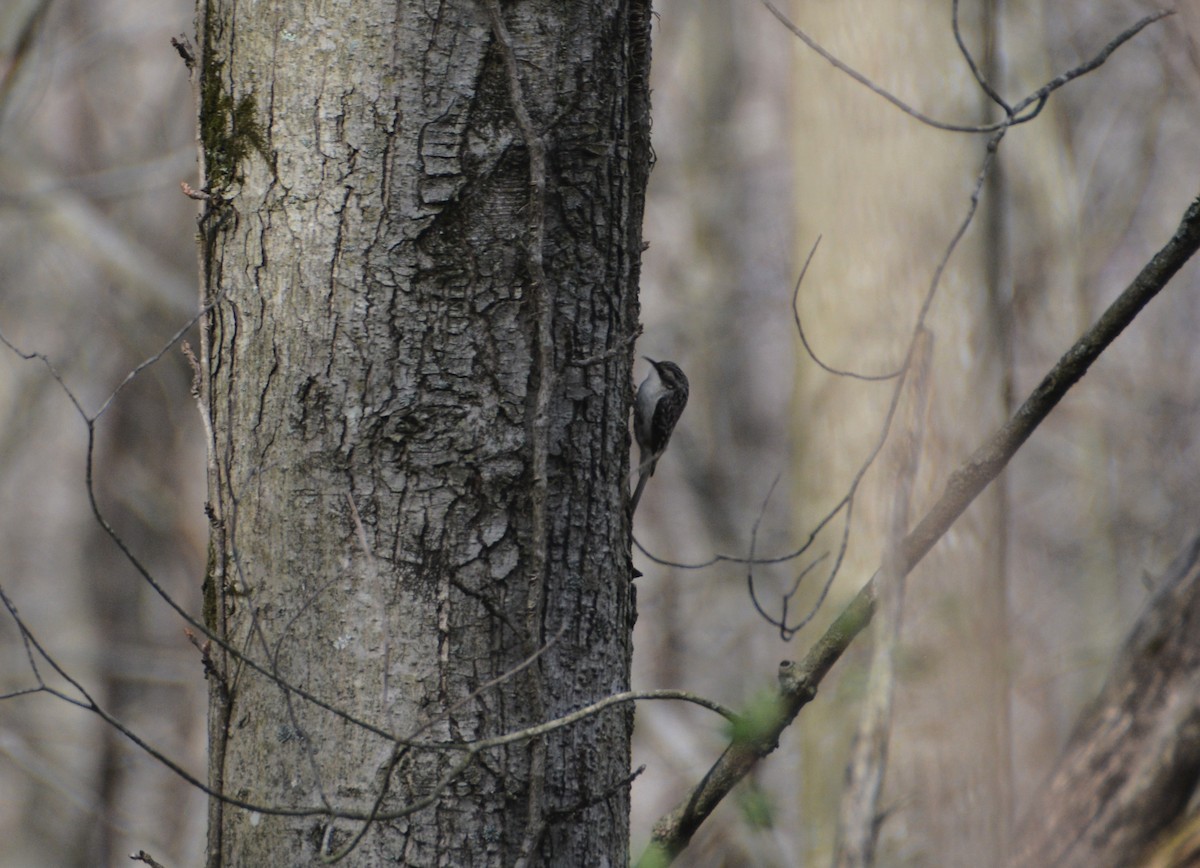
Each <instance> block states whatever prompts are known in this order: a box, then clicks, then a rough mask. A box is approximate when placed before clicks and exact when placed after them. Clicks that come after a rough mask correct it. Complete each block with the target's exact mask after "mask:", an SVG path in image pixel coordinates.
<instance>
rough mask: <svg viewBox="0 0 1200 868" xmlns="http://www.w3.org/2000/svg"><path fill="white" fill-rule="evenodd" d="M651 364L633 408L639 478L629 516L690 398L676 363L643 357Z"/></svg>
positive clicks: (631, 500) (685, 377)
mask: <svg viewBox="0 0 1200 868" xmlns="http://www.w3.org/2000/svg"><path fill="white" fill-rule="evenodd" d="M642 358H643V359H645V360H646V361H648V362H649V363H650V373H649V374H647V375H646V379H644V380H642V384H641V385H640V386H638V390H637V399H636V400H635V401H634V410H633V436H634V439H635V440H637V445H638V452H639V455H638V481H637V488H635V489H634V492H633V497H632V498H631V499H630V501H629V515H630V517H632V516H633V513H634V511H635V510H636V509H637V506H638V502H639V501H640V500H641V499H642V491H643V490H644V489H645V488H646V482H647V481H649V479H650V477H651V476H653V475H654V468H655V467H656V466H657V465H658V459H659V458H661V457H662V454H663V453H664V452H666V451H667V444H668V443H669V442H670V441H671V434H672V432H674V430H675V423H676V422H678V421H679V417H680V415H681V414H682V413H683V408H684V407H686V406H687V401H688V378H687V376H686V375H685V374H684V373H683V371H682V370H681V369H680V367H679V365H677V364H675V363H674V362H656V361H655V360H654V359H652V358H650V357H649V356H642Z"/></svg>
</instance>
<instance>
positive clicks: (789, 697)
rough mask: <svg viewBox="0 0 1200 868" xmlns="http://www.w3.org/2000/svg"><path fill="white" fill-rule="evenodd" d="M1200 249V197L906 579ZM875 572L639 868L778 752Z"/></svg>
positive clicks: (986, 453) (922, 533)
mask: <svg viewBox="0 0 1200 868" xmlns="http://www.w3.org/2000/svg"><path fill="white" fill-rule="evenodd" d="M1198 249H1200V199H1196V200H1194V201H1193V202H1192V204H1191V205H1190V206H1189V207H1188V209H1187V211H1186V212H1185V213H1184V215H1183V219H1182V221H1181V222H1180V224H1179V228H1178V229H1177V230H1176V231H1175V234H1174V236H1173V237H1172V238H1171V240H1170V241H1168V242H1167V244H1166V245H1165V246H1164V247H1163V248H1162V249H1161V250H1160V251H1159V252H1158V253H1156V254H1155V255H1154V257H1153V258H1152V259H1151V260H1150V261H1149V262H1148V263H1147V264H1146V265H1145V267H1144V268H1142V270H1141V272H1140V273H1139V274H1138V276H1137V277H1136V278H1134V280H1133V282H1132V283H1130V284H1129V286H1128V287H1127V288H1126V289H1125V291H1124V292H1122V293H1121V295H1120V296H1118V298H1117V299H1116V301H1114V302H1113V303H1112V304H1111V305H1110V306H1109V307H1108V309H1107V310H1106V311H1105V312H1104V314H1103V315H1102V316H1101V317H1100V319H1099V320H1097V321H1096V323H1095V324H1094V325H1093V326H1092V327H1091V328H1090V329H1088V330H1087V332H1085V333H1084V335H1083V336H1082V337H1080V338H1079V340H1077V341H1076V342H1075V343H1074V345H1073V346H1072V347H1071V348H1070V349H1069V350H1067V352H1066V353H1065V354H1064V355H1063V357H1062V358H1061V359H1059V361H1058V363H1057V364H1055V366H1054V367H1053V368H1051V369H1050V371H1049V373H1047V374H1046V376H1045V377H1044V378H1043V380H1042V382H1041V383H1040V384H1039V385H1038V387H1037V388H1036V389H1034V390H1033V393H1032V394H1030V396H1029V397H1028V398H1027V399H1026V400H1025V402H1024V403H1023V404H1022V405H1021V406H1020V408H1019V409H1018V410H1017V411H1016V413H1015V414H1013V416H1012V418H1011V419H1009V420H1008V422H1006V423H1005V424H1004V425H1003V426H1002V427H1001V428H1000V429H999V430H998V431H996V433H995V434H993V435H992V437H991V438H989V439H988V441H987V442H986V443H984V444H983V445H982V446H980V447H979V448H978V449H977V450H976V451H975V452H974V454H972V455H971V457H970V458H968V459H967V460H966V461H965V462H964V463H963V464H962V465H961V466H960V467H959V468H958V469H957V470H955V471H954V473H952V474H951V475H950V479H949V480H948V481H947V483H946V490H945V491H944V492H943V494H942V496H941V498H939V499H938V501H937V503H935V504H934V505H933V508H932V509H930V510H929V512H928V513H926V515H925V517H924V518H923V519H922V520H921V522H920V523H919V524H918V525H917V527H916V528H914V529H913V531H912V532H911V533H910V534H909V535H908V536H907V537H905V539H904V542H903V543H902V544H901V546H900V556H899V563H898V564H897V575H899V576H905V575H907V574H908V573H909V572H911V570H912V568H913V567H914V566H916V565H917V563H918V562H919V561H920V560H921V558H923V557H924V556H925V555H926V554H928V553H929V550H930V549H931V548H933V546H934V544H935V543H937V541H938V540H939V539H941V538H942V536H943V535H944V534H945V533H946V531H948V530H949V529H950V527H951V525H953V524H954V522H955V521H956V520H957V519H958V517H959V516H960V515H962V514H963V512H964V511H965V510H966V508H967V507H968V506H970V505H971V503H972V502H973V501H974V500H975V498H976V497H978V496H979V495H980V494H981V493H982V492H983V490H984V488H986V487H987V485H988V483H990V482H991V481H992V480H993V479H995V478H996V477H997V476H999V475H1000V471H1001V470H1003V469H1004V467H1005V466H1006V465H1007V464H1008V462H1009V460H1010V459H1011V458H1012V457H1013V455H1014V454H1016V452H1017V450H1018V449H1020V448H1021V446H1022V445H1023V444H1024V443H1025V441H1026V440H1028V439H1029V436H1030V435H1031V434H1032V433H1033V432H1034V430H1035V429H1036V428H1037V427H1038V425H1040V424H1041V423H1042V421H1043V420H1044V419H1045V418H1046V417H1047V416H1048V415H1050V411H1051V410H1053V409H1054V407H1055V406H1057V405H1058V402H1059V401H1061V400H1062V398H1063V396H1064V395H1066V394H1067V392H1068V391H1069V390H1070V389H1071V387H1072V386H1073V385H1075V383H1077V382H1079V380H1080V379H1081V378H1082V377H1083V375H1084V374H1085V373H1087V369H1088V368H1089V367H1090V366H1091V365H1092V363H1093V362H1095V361H1096V359H1098V358H1099V357H1100V354H1101V353H1103V352H1104V350H1105V349H1107V348H1108V346H1109V345H1110V344H1112V342H1113V341H1114V340H1116V338H1117V336H1118V335H1119V334H1120V333H1121V332H1122V331H1124V330H1125V327H1126V326H1128V325H1129V324H1130V323H1131V322H1133V320H1134V318H1135V317H1137V315H1138V314H1139V313H1140V312H1141V311H1142V309H1143V308H1144V307H1145V306H1146V305H1147V304H1148V303H1149V302H1150V300H1151V299H1152V298H1154V296H1156V295H1158V293H1159V292H1161V291H1162V289H1163V288H1164V287H1165V286H1166V285H1167V283H1168V282H1169V281H1170V280H1171V278H1172V277H1174V276H1175V273H1176V272H1178V271H1179V269H1180V268H1182V267H1183V265H1184V263H1186V262H1187V261H1188V260H1189V259H1190V258H1191V257H1192V256H1193V255H1194V254H1195V253H1196V251H1197V250H1198ZM877 593H878V587H877V578H876V577H872V578H871V579H870V580H869V581H868V582H867V583H866V584H865V585H864V586H863V587H862V590H860V591H859V592H858V595H857V596H855V598H854V599H853V600H852V601H851V602H850V604H849V605H848V606H847V607H846V608H845V609H844V610H843V611H842V613H841V614H840V615H839V616H838V617H837V619H836V620H835V621H834V622H833V624H832V625H831V626H830V627H829V629H828V630H826V631H825V635H823V636H822V637H821V638H820V639H819V640H818V641H817V643H816V644H815V645H813V647H812V648H811V649H810V650H809V652H808V654H807V655H806V656H805V658H804V660H803V661H801V662H800V663H798V664H797V663H792V662H784V663H782V664H780V671H779V694H778V697H777V701H776V707H775V713H774V715H773V717H772V719H770V720H768V721H766V722H765V723H764V724H763V725H762V727H761V728H760V729H759V731H758V732H757V733H756V734H754V735H753V736H752V737H744V738H741V739H738V740H735V741H733V742H731V743H730V745H729V746H728V747H727V748H726V749H725V752H724V753H723V754H722V755H721V757H720V758H719V759H718V760H717V761H716V763H714V764H713V766H712V768H710V769H709V770H708V773H707V774H705V775H704V777H703V778H702V779H701V780H700V782H699V783H697V784H696V785H695V786H694V787H693V788H692V789H691V791H690V792H689V793H688V794H687V795H686V796H685V797H684V798H683V800H682V801H680V803H679V804H678V805H677V806H676V807H675V808H674V810H672V811H671V812H670V813H669V814H667V815H666V816H664V817H662V818H661V819H660V820H659V821H658V822H657V823H656V824H655V826H654V833H653V835H652V837H651V840H650V844H649V846H648V847H647V848H646V850H645V852H644V853H643V854H642V856H641V859H640V861H639V863H638V864H639V865H642V866H655V868H658V866H663V865H667V864H670V863H671V862H672V861H673V860H674V859H675V857H676V856H678V855H679V854H680V853H681V852H682V851H683V850H684V848H686V847H687V845H688V842H690V841H691V838H692V835H694V834H695V832H696V830H697V829H699V828H700V824H701V823H703V822H704V820H705V819H706V818H707V817H708V815H709V814H711V813H712V811H713V810H714V809H715V808H716V806H717V805H718V804H720V802H721V800H722V799H723V798H725V796H726V795H727V794H728V793H729V791H730V790H732V789H733V787H734V785H735V784H737V783H738V782H739V781H741V780H742V778H744V777H745V776H746V775H747V774H748V773H749V772H750V771H751V769H753V768H754V767H755V765H757V764H758V761H759V760H760V759H762V758H763V757H765V756H767V755H768V754H769V753H771V752H772V751H774V750H775V748H776V747H778V745H779V737H780V735H782V733H783V731H784V730H785V729H787V727H788V725H789V724H791V722H792V721H793V720H794V719H795V718H796V715H797V714H799V713H800V709H801V708H803V707H804V706H805V705H807V704H808V702H809V701H810V700H812V698H813V697H814V696H816V693H817V687H818V686H819V685H820V683H821V681H822V679H824V677H825V676H826V675H827V674H828V673H829V670H830V669H831V668H832V667H833V664H834V663H836V662H837V661H838V659H839V658H840V657H841V656H842V654H843V653H844V652H845V651H846V649H847V648H848V647H849V646H850V643H851V642H852V641H854V638H855V637H856V636H857V635H858V634H859V633H860V632H862V630H863V628H864V627H866V626H867V624H869V623H870V622H871V617H872V616H873V615H874V614H875V604H876V599H877Z"/></svg>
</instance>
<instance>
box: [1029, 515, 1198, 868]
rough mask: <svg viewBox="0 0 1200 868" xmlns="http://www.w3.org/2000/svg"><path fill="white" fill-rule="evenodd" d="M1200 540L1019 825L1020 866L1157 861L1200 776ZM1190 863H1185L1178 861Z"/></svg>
mask: <svg viewBox="0 0 1200 868" xmlns="http://www.w3.org/2000/svg"><path fill="white" fill-rule="evenodd" d="M1198 637H1200V538H1198V539H1194V540H1192V542H1190V543H1189V544H1188V546H1187V547H1186V548H1185V549H1184V550H1183V551H1182V552H1180V554H1179V555H1178V556H1177V557H1176V558H1175V561H1174V563H1172V564H1171V566H1170V567H1168V568H1167V571H1166V573H1165V574H1164V575H1163V576H1162V578H1161V579H1160V581H1159V587H1158V589H1157V590H1156V591H1155V594H1154V596H1153V598H1152V599H1151V600H1150V602H1149V603H1147V605H1146V608H1145V610H1144V611H1143V612H1142V614H1141V615H1140V616H1139V617H1138V620H1137V623H1136V624H1135V625H1134V627H1133V630H1131V631H1130V634H1129V637H1128V638H1127V639H1126V640H1125V645H1124V647H1123V648H1122V649H1121V652H1120V654H1119V655H1118V657H1117V659H1116V661H1115V662H1114V663H1113V666H1112V668H1111V669H1110V671H1109V675H1108V680H1107V682H1106V683H1105V685H1104V689H1103V690H1102V691H1101V693H1100V695H1099V696H1098V697H1097V698H1096V700H1095V701H1094V702H1093V703H1092V705H1091V706H1090V707H1089V708H1088V709H1087V710H1086V711H1085V712H1084V713H1083V714H1082V715H1081V716H1080V719H1079V721H1078V723H1077V724H1076V726H1075V731H1074V733H1073V734H1072V735H1071V739H1070V741H1069V742H1068V743H1067V745H1066V747H1065V748H1064V749H1063V754H1062V757H1061V759H1060V760H1059V763H1058V767H1057V768H1056V769H1055V770H1054V774H1053V775H1052V776H1051V777H1050V780H1049V781H1048V782H1047V784H1046V786H1045V787H1044V788H1043V789H1042V791H1041V792H1040V793H1039V794H1038V795H1037V797H1036V798H1035V799H1034V800H1033V803H1032V804H1031V805H1030V806H1029V809H1028V810H1027V812H1026V814H1025V819H1024V821H1023V822H1022V824H1021V827H1020V829H1018V838H1017V846H1016V848H1015V850H1016V855H1014V857H1013V859H1012V861H1011V863H1010V864H1011V865H1013V866H1024V865H1060V866H1079V868H1085V866H1086V868H1101V866H1114V868H1119V866H1123V865H1144V864H1147V861H1146V856H1147V855H1148V854H1147V852H1146V851H1147V848H1148V847H1149V846H1150V844H1151V842H1152V841H1153V840H1154V839H1155V837H1156V836H1157V835H1158V834H1159V833H1160V832H1162V831H1163V829H1165V828H1166V827H1167V826H1168V825H1169V824H1170V823H1172V822H1174V821H1175V820H1176V818H1178V817H1179V816H1180V815H1181V813H1182V812H1183V811H1184V809H1185V808H1186V807H1187V805H1188V802H1189V801H1190V800H1191V799H1192V797H1193V795H1194V793H1195V792H1196V787H1197V784H1198V783H1200V638H1198ZM1175 864H1180V863H1175Z"/></svg>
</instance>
